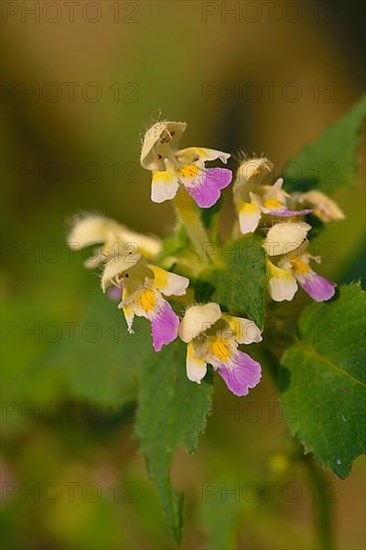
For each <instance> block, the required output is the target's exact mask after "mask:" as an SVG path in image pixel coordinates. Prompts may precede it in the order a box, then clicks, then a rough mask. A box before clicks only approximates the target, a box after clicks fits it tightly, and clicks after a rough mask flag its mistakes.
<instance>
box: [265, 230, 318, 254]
mask: <svg viewBox="0 0 366 550" xmlns="http://www.w3.org/2000/svg"><path fill="white" fill-rule="evenodd" d="M310 229H311V225H309V224H308V223H305V222H296V223H295V222H294V223H292V222H284V223H277V224H276V225H274V226H273V227H271V229H270V230H269V231H268V234H267V237H266V239H265V241H264V244H263V246H264V248H265V250H266V252H267V254H269V255H270V256H277V255H279V254H286V253H287V252H290V251H291V250H295V248H297V247H298V246H300V245H301V243H302V242H303V241H304V239H305V238H306V235H307V233H308V231H310Z"/></svg>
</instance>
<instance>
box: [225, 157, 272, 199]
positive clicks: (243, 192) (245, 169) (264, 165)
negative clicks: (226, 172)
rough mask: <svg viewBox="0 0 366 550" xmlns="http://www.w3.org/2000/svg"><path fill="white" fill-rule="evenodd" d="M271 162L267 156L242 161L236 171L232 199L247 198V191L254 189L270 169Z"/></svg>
mask: <svg viewBox="0 0 366 550" xmlns="http://www.w3.org/2000/svg"><path fill="white" fill-rule="evenodd" d="M272 167H273V164H272V162H271V161H270V160H269V159H268V158H267V157H260V158H254V159H249V160H246V161H244V162H242V163H241V164H240V166H239V168H238V171H237V173H236V177H235V181H234V185H233V193H234V201H235V203H238V201H239V200H241V199H242V200H247V199H248V198H249V192H250V191H253V190H255V187H256V186H258V185H259V184H260V183H261V182H262V180H263V179H264V177H265V176H266V175H267V174H268V173H269V172H270V171H271V170H272Z"/></svg>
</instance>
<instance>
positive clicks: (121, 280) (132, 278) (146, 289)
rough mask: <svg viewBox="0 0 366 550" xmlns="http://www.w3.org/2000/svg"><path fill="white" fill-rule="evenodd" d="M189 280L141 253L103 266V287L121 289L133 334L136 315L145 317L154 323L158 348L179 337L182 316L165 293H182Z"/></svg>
mask: <svg viewBox="0 0 366 550" xmlns="http://www.w3.org/2000/svg"><path fill="white" fill-rule="evenodd" d="M188 285H189V279H187V278H186V277H182V276H181V275H176V274H175V273H170V272H169V271H165V269H161V268H160V267H156V266H154V265H151V264H149V263H148V262H147V261H146V259H145V258H144V257H143V256H142V255H141V254H139V253H130V254H124V255H120V256H116V257H112V258H111V259H110V260H109V261H107V263H106V264H105V266H104V270H103V274H102V280H101V286H102V290H103V292H105V291H106V290H107V289H108V288H109V287H111V286H115V287H117V288H119V289H120V296H121V298H122V301H121V302H120V304H119V305H118V307H119V308H120V309H122V311H123V313H124V315H125V319H126V322H127V328H128V331H129V332H130V333H132V332H133V329H132V325H133V319H134V316H135V315H137V316H138V317H145V318H146V319H148V320H149V321H150V322H151V329H152V339H153V346H154V349H155V351H160V350H161V348H162V346H163V345H165V344H169V343H170V342H172V341H173V340H175V339H176V337H177V334H178V325H179V317H178V316H177V315H176V314H175V313H174V311H173V309H172V307H171V305H170V304H169V302H168V301H167V300H165V299H164V298H163V295H164V296H172V295H175V296H182V295H184V294H185V293H186V289H187V287H188Z"/></svg>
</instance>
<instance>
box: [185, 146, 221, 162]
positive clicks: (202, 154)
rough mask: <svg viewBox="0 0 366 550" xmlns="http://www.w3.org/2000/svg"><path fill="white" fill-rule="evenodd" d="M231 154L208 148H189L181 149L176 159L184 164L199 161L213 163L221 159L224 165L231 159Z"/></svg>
mask: <svg viewBox="0 0 366 550" xmlns="http://www.w3.org/2000/svg"><path fill="white" fill-rule="evenodd" d="M230 156H231V155H230V153H224V152H223V151H218V150H216V149H207V148H206V147H187V148H186V149H180V150H179V151H177V153H176V157H177V158H178V160H179V162H181V163H182V164H191V163H192V162H197V161H199V160H200V161H202V162H206V161H211V160H216V159H220V160H221V162H223V163H224V164H226V163H227V161H228V159H229V158H230Z"/></svg>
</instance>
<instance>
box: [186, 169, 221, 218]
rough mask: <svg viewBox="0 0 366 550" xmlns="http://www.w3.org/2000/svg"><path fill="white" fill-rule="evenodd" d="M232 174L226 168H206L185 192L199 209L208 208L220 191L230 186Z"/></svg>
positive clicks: (216, 199)
mask: <svg viewBox="0 0 366 550" xmlns="http://www.w3.org/2000/svg"><path fill="white" fill-rule="evenodd" d="M231 180H232V172H231V170H229V169H228V168H208V169H207V170H204V172H202V173H201V174H200V176H199V177H198V178H197V179H196V180H195V181H194V182H193V184H192V185H186V186H185V187H186V190H187V191H188V193H189V194H190V195H191V197H192V198H193V199H194V200H195V201H196V203H197V204H198V206H199V207H200V208H210V207H211V206H213V205H214V204H215V203H216V202H217V201H218V200H219V198H220V195H221V190H222V189H225V187H227V186H228V185H230V183H231Z"/></svg>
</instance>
